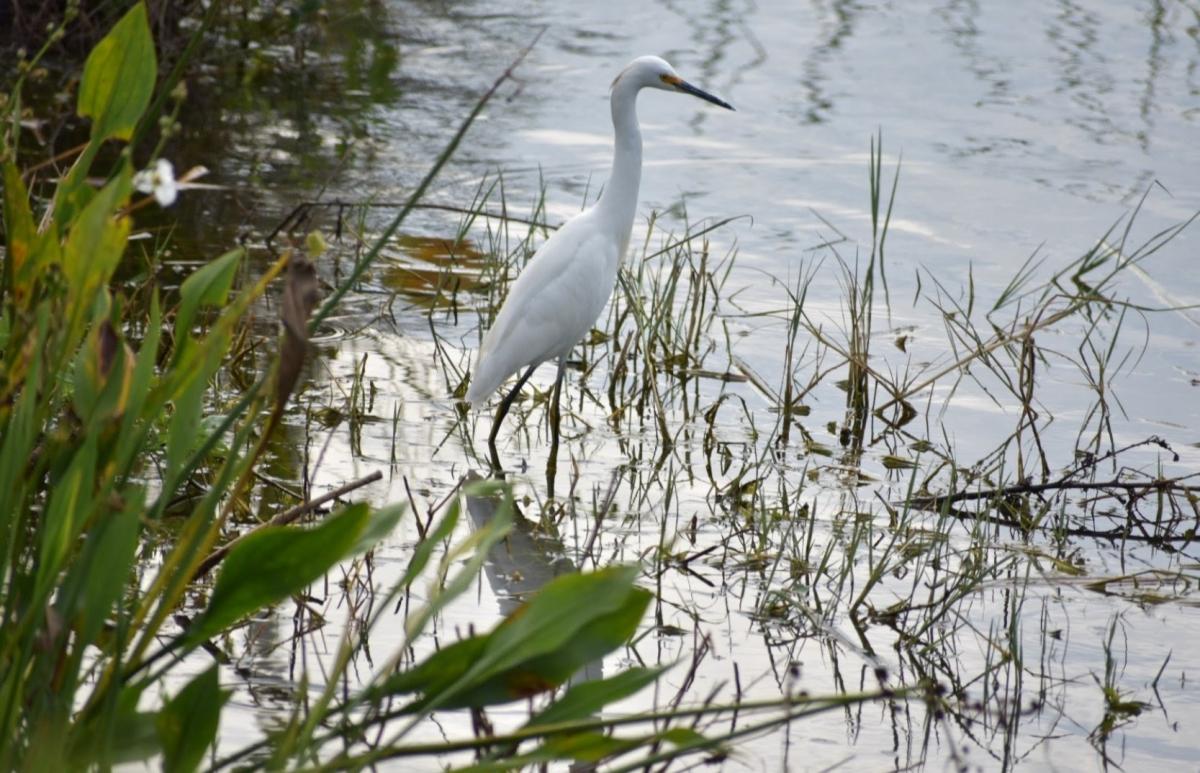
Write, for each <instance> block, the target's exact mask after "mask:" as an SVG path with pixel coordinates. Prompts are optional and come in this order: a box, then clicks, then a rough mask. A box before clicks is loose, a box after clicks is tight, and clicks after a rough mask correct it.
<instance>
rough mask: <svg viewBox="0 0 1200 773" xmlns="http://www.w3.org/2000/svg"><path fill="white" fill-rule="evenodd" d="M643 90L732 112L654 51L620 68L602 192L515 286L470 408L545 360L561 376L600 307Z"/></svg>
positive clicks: (628, 200)
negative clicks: (682, 96) (551, 362)
mask: <svg viewBox="0 0 1200 773" xmlns="http://www.w3.org/2000/svg"><path fill="white" fill-rule="evenodd" d="M644 88H654V89H662V90H664V91H682V92H684V93H688V94H692V95H694V96H698V97H700V98H702V99H705V100H708V101H709V102H713V103H715V104H718V105H721V106H722V107H726V108H729V109H732V108H731V107H730V106H729V105H728V104H726V103H725V102H722V101H721V100H719V99H717V98H716V97H714V96H712V95H711V94H708V93H705V92H703V91H701V90H700V89H697V88H696V87H694V86H692V85H691V84H689V83H687V82H686V81H684V80H683V79H682V78H680V77H679V76H678V75H677V74H676V73H675V70H674V68H672V67H671V65H669V64H667V63H666V62H665V61H663V60H662V59H660V58H658V57H657V56H643V57H639V58H637V59H635V60H633V62H631V63H630V64H629V66H628V67H626V68H625V69H624V70H622V71H621V74H620V75H618V76H617V78H616V80H614V81H613V85H612V94H611V97H610V100H609V101H610V107H611V109H612V122H613V133H614V136H615V143H614V151H613V165H612V174H611V175H610V177H609V179H608V183H607V184H606V185H605V187H604V193H603V194H601V196H600V199H599V201H597V202H596V203H595V204H594V205H593V206H592V207H590V208H589V209H587V210H585V211H583V212H581V213H580V214H578V215H576V216H575V217H573V218H572V219H571V220H569V221H568V222H567V223H566V224H565V225H563V226H562V227H561V228H559V229H558V230H557V231H556V232H555V233H554V234H553V235H552V236H551V237H550V238H549V239H548V240H547V241H546V243H545V244H543V245H542V246H541V248H540V249H539V250H538V251H537V252H536V253H535V254H534V256H533V258H532V259H531V260H530V262H529V265H528V266H526V267H525V270H524V271H522V272H521V275H520V276H519V277H517V281H516V282H515V283H513V286H512V289H511V290H510V291H509V294H508V298H507V299H506V300H505V301H504V306H503V307H502V308H501V309H500V313H499V314H497V315H496V321H495V322H494V323H493V324H492V327H491V328H490V329H489V330H488V331H487V333H486V334H485V335H484V337H483V344H482V345H481V346H480V348H479V358H478V360H477V362H476V364H475V372H474V373H473V374H472V376H471V384H470V387H469V388H468V389H467V402H469V403H471V404H472V405H477V404H479V403H480V402H481V401H483V400H485V399H487V397H488V396H489V395H490V394H492V392H494V391H496V389H497V388H498V387H499V386H500V385H501V384H502V383H504V381H505V380H506V379H507V378H508V377H509V376H511V375H513V374H514V373H517V372H518V371H520V370H522V369H526V368H532V367H535V366H537V365H539V364H541V363H543V362H546V361H547V360H552V359H557V360H558V361H559V378H560V379H561V375H562V363H563V362H564V361H565V359H566V357H567V355H568V354H570V352H571V349H573V348H574V347H575V344H577V343H579V341H580V340H582V339H583V337H584V336H585V335H587V332H588V330H590V329H591V327H592V325H593V324H594V323H595V321H596V318H597V317H599V316H600V313H601V312H602V311H603V310H604V305H605V304H606V303H607V302H608V297H609V296H610V295H611V294H612V291H613V287H614V285H615V284H616V279H617V270H618V269H619V268H620V265H621V260H622V259H623V258H624V256H625V250H626V249H627V248H628V246H629V236H630V233H631V232H632V231H633V219H634V216H635V215H636V214H637V198H638V187H639V185H640V183H641V176H642V133H641V130H640V129H639V128H638V120H637V95H638V92H639V91H641V90H642V89H644ZM523 380H524V378H523V379H522V382H523ZM519 387H520V384H518V388H519ZM514 395H515V390H514V393H513V394H510V396H509V398H508V399H506V400H505V402H504V404H503V405H502V406H501V411H500V414H499V415H498V416H497V418H496V424H495V426H494V427H493V431H492V436H491V438H490V440H489V445H491V446H492V457H493V460H494V463H496V462H497V461H498V460H496V454H495V448H494V441H495V430H496V427H498V425H499V422H500V421H501V419H502V418H503V416H504V413H505V412H506V411H507V408H508V404H509V402H511V398H512V397H513V396H514Z"/></svg>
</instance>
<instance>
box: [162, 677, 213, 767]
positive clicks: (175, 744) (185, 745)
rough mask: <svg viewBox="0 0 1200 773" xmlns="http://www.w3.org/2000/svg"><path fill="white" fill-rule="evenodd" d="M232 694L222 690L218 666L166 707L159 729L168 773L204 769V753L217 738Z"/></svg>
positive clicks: (170, 701)
mask: <svg viewBox="0 0 1200 773" xmlns="http://www.w3.org/2000/svg"><path fill="white" fill-rule="evenodd" d="M227 700H229V692H228V691H226V690H222V689H221V684H220V681H219V680H218V670H217V666H216V665H213V666H212V667H211V668H209V669H208V670H207V671H204V672H203V673H201V674H200V675H199V676H197V677H196V678H195V679H193V680H192V681H190V682H188V683H187V685H185V686H184V688H183V689H182V690H180V691H179V694H178V695H176V696H175V697H174V698H172V699H171V700H169V701H167V704H166V705H165V706H163V708H162V711H160V712H159V713H158V717H157V719H156V720H155V725H156V727H157V729H158V736H159V739H160V740H161V741H162V749H163V760H162V769H163V770H164V771H167V772H168V773H190V771H194V770H196V768H198V767H199V766H200V763H201V761H203V759H204V751H205V750H206V749H207V748H208V747H209V746H211V745H212V742H213V740H214V739H216V737H217V726H218V725H219V724H220V720H221V707H222V706H224V705H225V701H227Z"/></svg>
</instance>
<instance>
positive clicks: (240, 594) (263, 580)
mask: <svg viewBox="0 0 1200 773" xmlns="http://www.w3.org/2000/svg"><path fill="white" fill-rule="evenodd" d="M370 520H371V510H370V508H369V507H368V506H367V505H365V504H361V503H360V504H356V505H351V506H350V507H347V508H346V509H345V510H343V511H342V512H340V513H338V514H337V515H335V516H333V517H332V518H330V519H329V520H327V521H325V523H323V524H321V525H320V526H316V527H314V528H311V529H306V528H300V527H293V526H267V527H264V528H262V529H260V530H258V531H257V532H255V533H253V534H250V535H248V536H247V537H246V538H245V539H243V540H241V541H240V542H238V544H237V545H235V546H234V548H233V549H232V550H231V551H229V555H228V556H227V557H226V558H225V560H224V562H223V563H222V565H221V573H220V575H218V577H217V582H216V585H215V587H214V588H213V592H212V598H211V599H210V600H209V604H208V609H206V610H205V611H204V614H203V615H201V616H200V617H199V618H198V619H197V620H196V621H195V623H194V624H193V626H192V628H191V630H190V632H189V634H188V639H189V642H190V643H192V644H196V643H199V642H201V641H203V640H205V639H207V638H209V637H210V636H213V635H215V634H217V633H220V632H221V631H223V630H225V628H226V627H228V626H230V625H232V624H233V623H236V622H237V621H238V620H241V619H242V618H243V617H245V616H247V615H249V614H251V613H253V612H255V611H257V610H259V609H262V608H264V607H267V606H270V605H271V604H274V603H276V602H279V601H282V600H283V599H285V598H287V597H288V596H291V595H292V594H294V593H298V592H299V591H300V590H302V589H303V588H304V587H305V586H306V585H308V584H309V583H311V582H315V581H316V580H318V579H320V578H321V577H323V576H324V575H325V573H326V572H328V571H329V570H330V569H332V568H333V566H334V565H335V564H336V563H337V562H338V561H341V560H342V559H344V558H346V557H347V556H348V555H349V554H350V553H351V552H352V551H353V549H354V548H355V547H356V546H358V545H359V538H360V537H361V536H362V534H363V532H364V531H366V529H367V524H368V523H369V522H370Z"/></svg>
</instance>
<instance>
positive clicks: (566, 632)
mask: <svg viewBox="0 0 1200 773" xmlns="http://www.w3.org/2000/svg"><path fill="white" fill-rule="evenodd" d="M637 575H638V568H637V567H636V566H612V567H607V568H605V569H601V570H599V571H597V572H591V573H589V574H567V575H563V576H561V577H556V578H554V579H553V580H551V581H550V582H548V583H547V584H546V585H545V587H543V588H542V589H541V590H540V591H538V593H537V595H535V596H534V597H533V599H531V600H530V601H529V602H527V603H526V604H523V605H522V606H521V607H519V608H518V609H517V610H516V611H515V612H513V614H511V615H509V616H508V617H507V618H505V620H504V621H503V622H502V623H501V624H500V625H499V626H498V627H497V629H496V630H495V632H494V633H493V634H492V641H491V642H489V644H488V651H487V655H486V656H485V657H484V658H483V659H481V660H480V662H478V663H476V664H475V665H474V667H473V668H472V669H471V672H470V673H469V674H468V675H467V677H466V678H467V679H468V680H471V681H474V680H476V679H478V678H479V677H484V676H487V675H491V674H495V673H498V672H500V671H503V670H505V669H508V668H512V667H513V666H515V665H517V664H518V663H521V662H523V661H527V660H529V659H530V658H533V657H537V656H539V655H543V654H546V653H550V652H554V651H555V650H557V649H558V648H559V647H561V646H562V645H563V644H565V643H566V642H568V641H569V640H570V639H571V638H572V637H573V636H574V635H575V634H576V632H577V631H579V629H580V628H582V627H583V626H585V625H587V624H588V623H590V622H592V621H594V620H596V619H597V618H600V617H603V616H605V615H608V614H610V613H612V612H616V611H618V610H620V609H621V608H622V607H623V606H624V605H625V602H626V599H627V598H628V596H629V593H630V590H631V589H632V588H633V581H634V580H635V579H636V578H637ZM585 601H586V603H581V602H585Z"/></svg>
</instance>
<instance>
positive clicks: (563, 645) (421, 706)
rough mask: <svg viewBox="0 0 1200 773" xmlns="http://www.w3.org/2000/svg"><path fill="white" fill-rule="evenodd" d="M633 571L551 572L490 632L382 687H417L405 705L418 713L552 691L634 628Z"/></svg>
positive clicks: (642, 602) (639, 596)
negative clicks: (418, 695) (417, 696)
mask: <svg viewBox="0 0 1200 773" xmlns="http://www.w3.org/2000/svg"><path fill="white" fill-rule="evenodd" d="M637 571H638V570H637V567H635V566H616V567H609V568H606V569H601V570H599V571H597V572H592V573H589V574H569V575H563V576H562V577H557V578H555V579H554V580H552V581H551V582H549V583H548V584H547V585H546V586H545V587H544V588H542V590H541V591H539V592H538V594H537V595H535V596H534V597H533V598H532V599H531V600H530V601H529V602H528V603H526V604H524V605H522V606H521V607H519V608H518V609H517V610H516V611H514V612H513V613H512V614H510V615H509V616H508V617H506V618H505V619H504V620H503V621H501V623H500V624H499V625H498V626H497V627H496V628H495V629H494V630H493V631H492V632H491V633H489V634H487V635H484V636H473V637H470V638H468V639H464V640H462V641H459V642H456V643H455V644H452V645H450V646H448V647H445V648H443V649H442V650H441V651H439V652H437V653H435V654H434V655H432V656H430V657H429V658H428V659H427V660H426V661H425V662H423V663H422V664H421V665H419V666H417V667H416V668H415V669H412V670H411V671H409V672H408V673H406V674H400V675H397V676H396V677H393V678H392V679H391V680H389V681H388V682H387V684H386V685H385V691H386V692H389V693H393V694H395V693H398V692H417V691H419V692H421V693H422V694H423V695H422V697H421V698H420V699H419V700H417V701H414V702H413V703H412V704H410V705H409V706H408V707H407V711H410V712H419V711H426V710H432V709H434V708H461V707H465V706H490V705H494V704H499V703H507V702H509V701H513V700H517V699H520V698H526V697H529V696H531V695H537V694H539V693H542V692H545V691H547V690H551V689H554V688H555V687H558V686H559V685H561V684H563V683H565V682H566V681H567V679H569V678H570V677H571V676H572V675H574V674H575V673H577V672H578V671H579V670H580V669H582V668H583V667H584V666H586V665H587V664H588V663H591V662H593V661H595V660H598V659H600V658H602V657H604V656H605V655H606V654H608V653H609V652H612V651H613V650H614V649H616V648H617V647H619V646H621V644H623V643H624V642H625V641H627V640H628V639H629V637H630V636H631V635H632V634H633V633H634V631H636V630H637V625H638V623H639V622H640V621H641V619H642V615H643V614H644V613H645V611H646V607H647V605H648V604H649V603H650V599H651V594H650V593H649V592H648V591H646V590H643V589H641V588H638V587H635V586H634V584H633V582H634V580H635V579H636V577H637Z"/></svg>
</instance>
